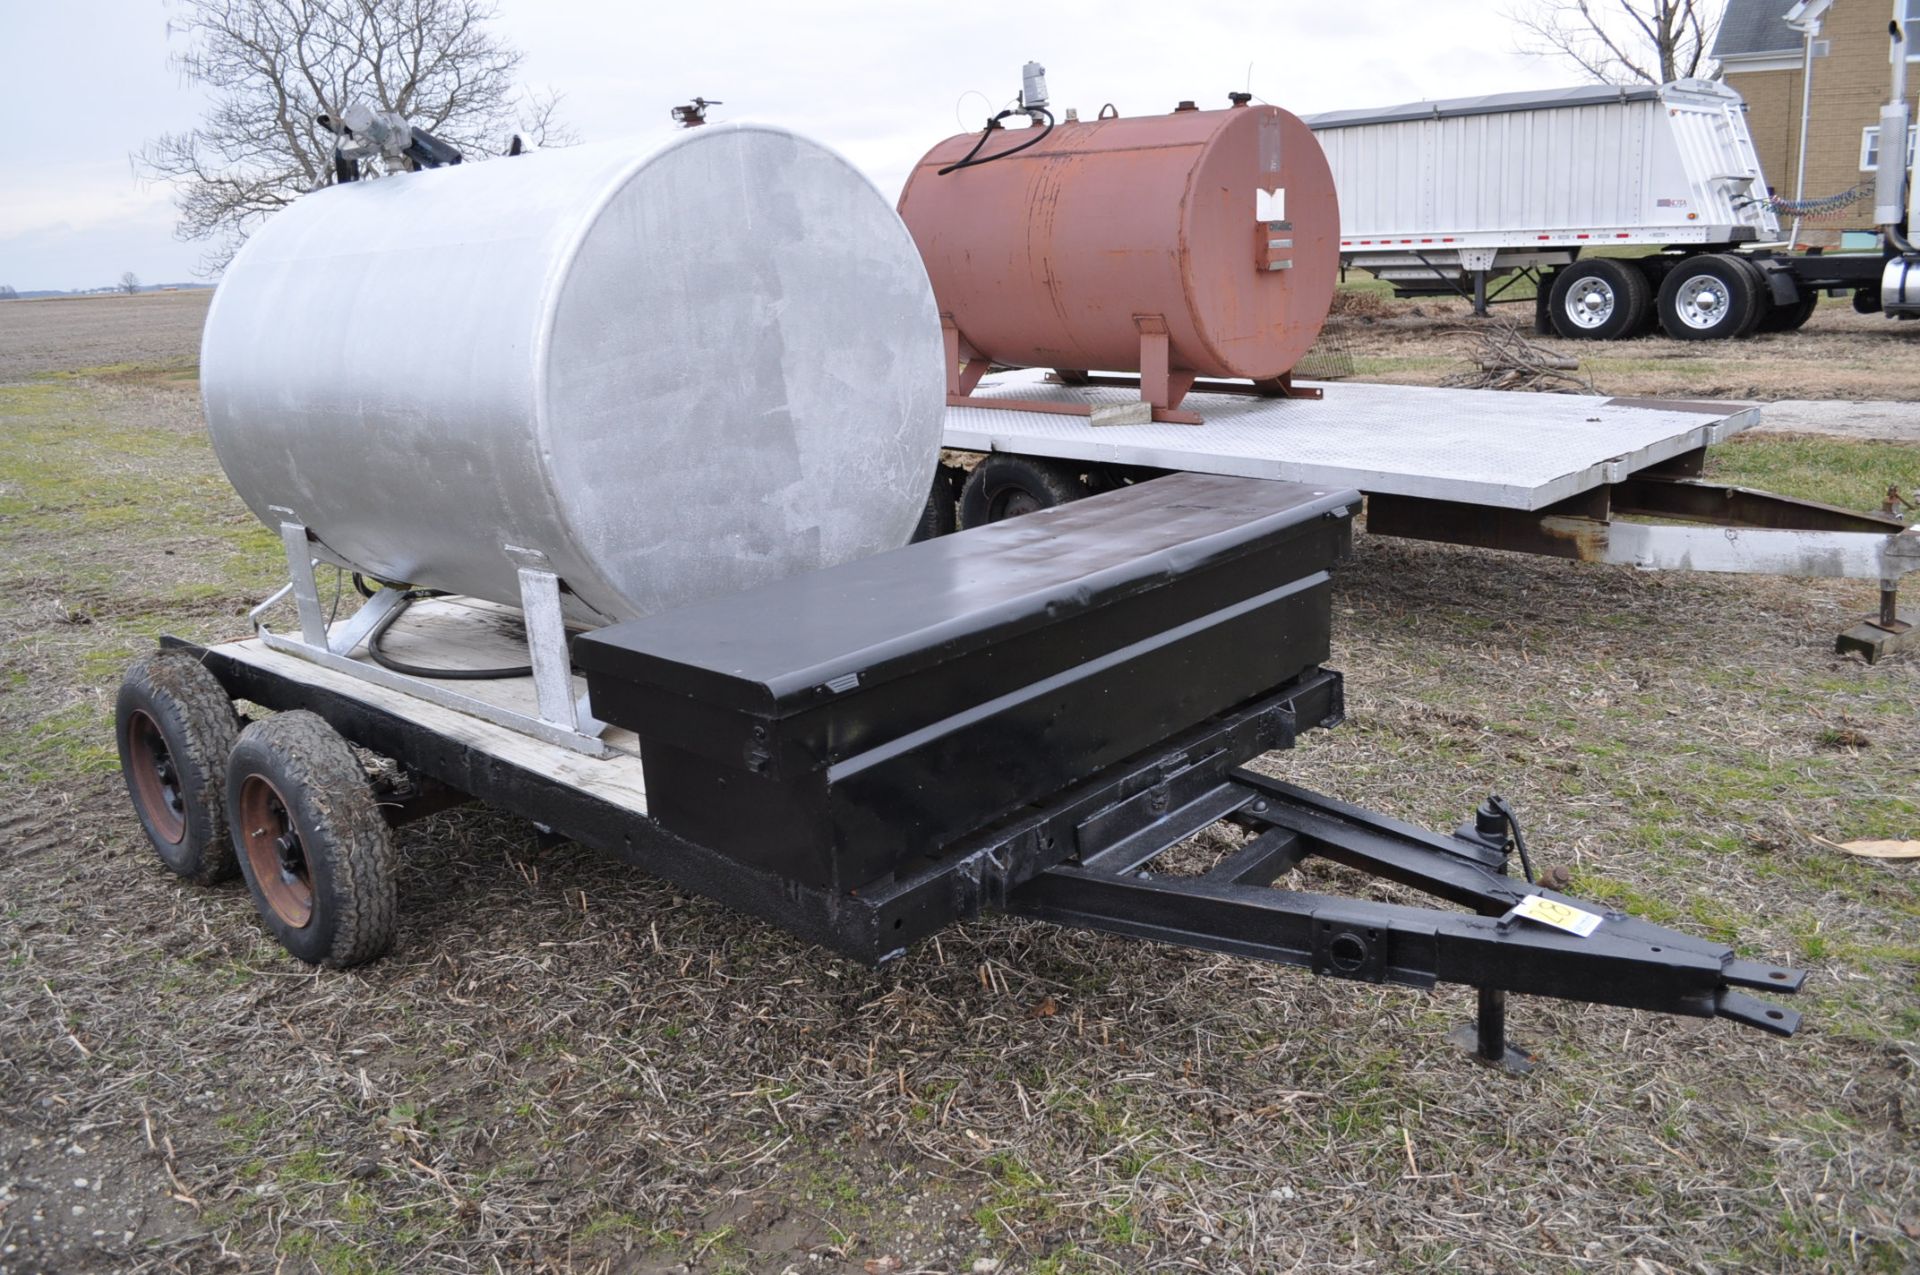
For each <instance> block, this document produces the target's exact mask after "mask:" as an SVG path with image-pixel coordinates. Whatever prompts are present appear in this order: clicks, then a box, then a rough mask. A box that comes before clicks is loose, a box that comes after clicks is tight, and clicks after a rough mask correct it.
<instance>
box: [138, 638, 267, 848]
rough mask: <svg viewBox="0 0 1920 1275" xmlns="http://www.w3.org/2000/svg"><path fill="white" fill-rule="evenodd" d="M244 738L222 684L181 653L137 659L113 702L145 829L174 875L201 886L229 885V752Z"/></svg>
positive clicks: (164, 652)
mask: <svg viewBox="0 0 1920 1275" xmlns="http://www.w3.org/2000/svg"><path fill="white" fill-rule="evenodd" d="M239 733H240V722H239V719H238V718H236V717H235V716H234V712H233V701H232V700H230V699H228V698H227V692H226V688H225V687H223V686H221V685H220V681H219V679H218V678H216V677H214V675H213V674H211V673H209V672H208V671H207V670H206V669H204V668H202V667H201V665H200V662H199V661H198V660H196V659H194V658H193V657H192V656H191V655H188V654H186V653H185V652H182V651H159V652H156V653H154V654H152V655H149V656H147V657H146V658H145V659H142V660H139V661H137V662H136V663H135V664H134V665H133V667H132V668H129V669H128V670H127V673H126V676H125V677H124V678H123V679H122V680H121V682H120V695H119V698H118V699H117V700H116V701H115V703H114V742H115V743H116V744H118V745H119V749H120V773H121V776H122V777H123V778H125V780H126V782H127V796H128V797H129V798H130V799H132V801H133V809H134V813H135V814H137V815H139V816H140V827H141V829H142V830H143V831H144V832H145V833H146V834H147V840H148V841H149V842H150V843H152V845H153V848H154V850H155V851H157V852H158V853H159V855H160V861H161V862H162V863H164V864H166V865H167V867H168V868H169V869H171V870H172V871H173V872H175V873H177V874H179V875H180V876H182V877H185V878H186V879H187V880H189V881H192V882H195V883H197V884H199V885H208V884H211V883H212V882H215V881H225V880H228V879H230V878H231V877H232V876H233V874H234V872H235V867H234V859H233V844H232V842H231V841H230V840H229V839H228V837H227V807H226V801H225V784H226V763H227V752H228V751H229V750H230V749H231V748H232V747H233V740H234V736H236V735H238V734H239Z"/></svg>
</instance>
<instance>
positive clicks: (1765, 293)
mask: <svg viewBox="0 0 1920 1275" xmlns="http://www.w3.org/2000/svg"><path fill="white" fill-rule="evenodd" d="M1727 260H1729V261H1734V262H1738V263H1739V265H1740V268H1741V269H1743V270H1745V271H1746V272H1747V276H1748V277H1749V278H1750V279H1752V281H1753V309H1752V311H1751V312H1750V313H1749V314H1748V315H1747V321H1746V322H1745V323H1743V324H1741V325H1740V331H1739V333H1738V335H1740V336H1752V335H1753V334H1754V333H1755V332H1758V331H1759V330H1760V324H1761V321H1762V320H1764V319H1765V318H1766V317H1767V311H1769V310H1771V309H1772V308H1773V285H1771V284H1769V283H1768V282H1767V272H1766V271H1764V270H1762V269H1761V268H1760V267H1759V266H1757V265H1755V264H1754V263H1753V262H1751V261H1749V260H1747V258H1745V257H1742V256H1740V255H1738V254H1737V253H1731V252H1730V253H1728V254H1727Z"/></svg>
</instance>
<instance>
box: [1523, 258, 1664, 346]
mask: <svg viewBox="0 0 1920 1275" xmlns="http://www.w3.org/2000/svg"><path fill="white" fill-rule="evenodd" d="M1589 282H1591V283H1592V284H1594V285H1597V286H1598V288H1599V289H1601V291H1602V293H1603V294H1604V295H1606V296H1608V297H1610V298H1611V300H1610V301H1609V302H1608V310H1607V314H1606V318H1605V319H1603V320H1601V321H1600V322H1597V323H1595V324H1593V325H1592V326H1583V325H1582V324H1580V323H1579V322H1577V321H1575V319H1574V317H1573V313H1572V310H1571V306H1572V305H1573V303H1574V302H1575V300H1576V298H1577V294H1578V292H1579V290H1580V289H1581V287H1582V285H1583V284H1588V283H1589ZM1648 300H1649V298H1648V291H1647V278H1646V276H1645V275H1643V274H1641V273H1640V271H1639V269H1638V268H1637V267H1636V266H1634V265H1633V263H1631V262H1628V261H1621V260H1618V259H1616V258H1613V257H1594V258H1592V259H1590V260H1586V261H1576V262H1574V263H1573V264H1572V265H1570V266H1562V267H1561V268H1560V269H1559V270H1556V271H1555V272H1554V275H1553V292H1552V293H1551V295H1550V296H1549V297H1548V301H1547V314H1548V317H1549V318H1550V319H1551V320H1552V323H1553V330H1554V332H1555V333H1556V334H1558V335H1560V336H1562V337H1565V338H1566V339H1568V340H1570V341H1616V340H1618V339H1620V338H1621V337H1626V336H1632V335H1633V334H1634V333H1635V332H1637V331H1639V330H1640V323H1641V320H1643V319H1645V318H1646V314H1647V304H1648Z"/></svg>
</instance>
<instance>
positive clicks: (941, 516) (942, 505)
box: [907, 463, 966, 544]
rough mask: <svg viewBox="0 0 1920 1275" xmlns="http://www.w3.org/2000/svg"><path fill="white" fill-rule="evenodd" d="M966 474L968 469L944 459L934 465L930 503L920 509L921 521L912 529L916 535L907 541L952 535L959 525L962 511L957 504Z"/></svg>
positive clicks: (929, 492)
mask: <svg viewBox="0 0 1920 1275" xmlns="http://www.w3.org/2000/svg"><path fill="white" fill-rule="evenodd" d="M965 478H966V473H965V471H963V470H961V469H959V468H958V467H957V466H954V465H948V464H945V463H942V464H940V465H938V466H936V467H935V469H934V471H933V487H932V489H931V490H929V491H928V492H927V503H926V505H925V506H924V507H923V508H922V509H921V510H920V524H919V525H918V526H917V527H915V528H914V529H913V539H911V540H909V541H908V542H907V543H908V544H919V543H920V542H921V541H922V540H932V539H933V538H934V537H936V536H945V535H951V534H952V533H953V532H954V531H956V530H957V529H958V528H959V525H960V522H959V513H958V510H957V509H956V508H955V505H956V503H957V502H958V500H959V498H960V484H961V482H962V481H963V480H964V479H965Z"/></svg>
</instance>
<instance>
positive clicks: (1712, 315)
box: [1659, 253, 1761, 341]
mask: <svg viewBox="0 0 1920 1275" xmlns="http://www.w3.org/2000/svg"><path fill="white" fill-rule="evenodd" d="M1760 288H1761V283H1760V272H1759V271H1758V270H1756V269H1754V268H1753V267H1752V266H1750V265H1748V264H1747V263H1746V262H1744V261H1741V260H1739V259H1737V258H1734V257H1729V256H1726V255H1724V254H1722V253H1708V254H1703V255H1701V256H1698V257H1689V258H1687V259H1686V260H1685V261H1683V262H1681V263H1680V264H1679V265H1677V266H1675V267H1674V268H1673V269H1672V270H1671V271H1669V272H1668V274H1667V277H1666V279H1665V280H1664V281H1662V283H1661V284H1660V302H1659V304H1660V326H1661V328H1662V329H1664V330H1665V331H1666V334H1667V335H1668V336H1670V337H1672V338H1673V339H1674V340H1676V341H1713V340H1719V339H1721V338H1724V337H1732V336H1739V335H1740V334H1741V333H1742V332H1744V331H1746V330H1748V325H1749V324H1750V323H1751V322H1753V321H1754V320H1755V318H1756V315H1755V312H1754V308H1755V307H1756V306H1758V305H1759V304H1760V301H1761V298H1760Z"/></svg>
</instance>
